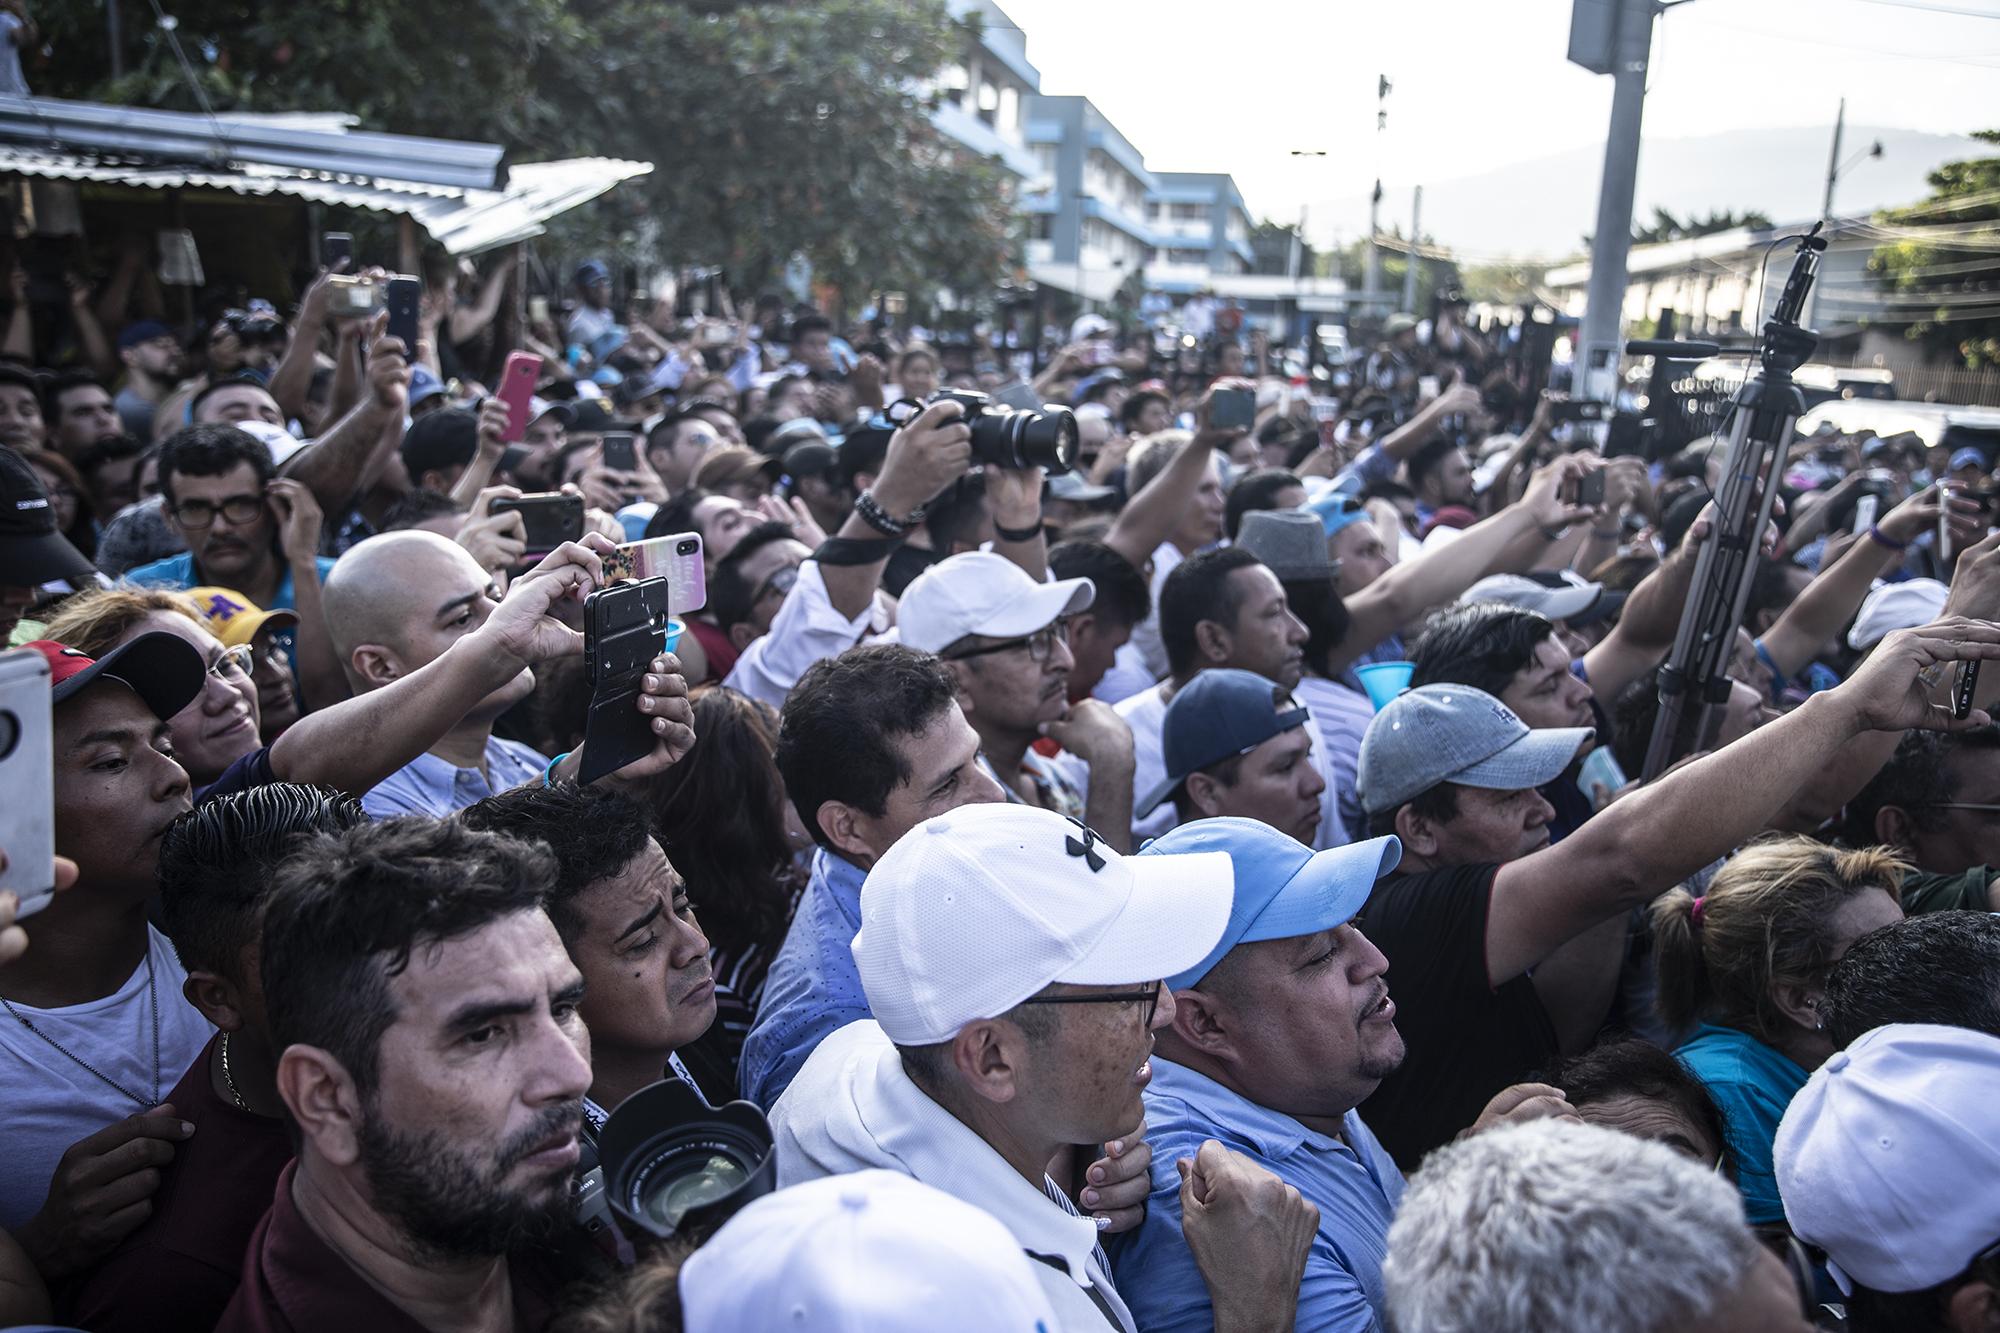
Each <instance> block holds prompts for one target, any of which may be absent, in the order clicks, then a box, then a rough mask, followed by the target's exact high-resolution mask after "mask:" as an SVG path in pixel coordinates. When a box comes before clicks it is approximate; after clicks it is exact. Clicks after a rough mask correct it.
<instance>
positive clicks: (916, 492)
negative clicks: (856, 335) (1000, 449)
mask: <svg viewBox="0 0 2000 1333" xmlns="http://www.w3.org/2000/svg"><path fill="white" fill-rule="evenodd" d="M964 415H965V409H964V408H963V407H961V406H960V405H959V404H957V403H955V402H952V401H951V400H950V399H945V400H943V401H941V402H936V403H932V404H931V405H930V406H929V407H926V408H925V409H924V410H923V411H922V412H921V413H920V414H919V415H918V416H917V417H916V419H915V420H913V421H911V422H910V423H909V424H908V425H906V426H904V427H902V428H901V429H900V430H898V431H897V432H896V433H895V434H894V435H893V436H891V437H890V439H889V451H888V453H887V454H886V455H885V456H884V457H883V459H882V471H881V473H880V474H879V475H877V476H876V478H875V484H874V485H873V486H871V487H869V493H870V494H872V495H873V496H874V498H875V503H876V504H877V505H878V506H880V507H881V509H882V510H883V511H884V512H885V513H887V514H888V516H889V517H890V518H891V519H896V520H901V519H905V518H907V517H908V516H909V515H911V514H913V513H915V512H916V511H917V509H918V508H920V507H921V506H923V505H927V504H929V503H930V502H931V501H932V500H933V499H935V498H937V495H938V493H939V492H941V491H942V490H944V488H945V487H947V486H949V485H951V484H952V483H953V482H954V481H957V480H958V479H959V478H960V477H962V476H964V475H965V473H966V471H967V469H969V468H970V467H971V466H972V431H971V429H970V428H969V427H968V426H966V424H965V423H964V422H963V421H962V420H960V418H961V417H963V416H964ZM834 535H835V536H837V537H843V538H848V539H851V540H854V541H863V542H868V541H880V540H882V537H883V534H882V533H881V532H879V531H877V530H876V529H875V528H874V527H872V526H870V525H869V523H868V520H867V519H865V518H863V517H861V514H860V512H859V511H858V510H857V511H856V512H855V513H852V514H849V515H848V516H847V521H846V522H845V523H842V524H841V525H840V531H839V532H837V533H835V534H834ZM893 549H894V548H893V547H885V548H884V549H883V551H882V558H881V559H879V560H871V561H869V562H868V563H867V564H865V565H830V564H827V563H825V562H824V561H822V562H821V564H820V573H821V575H822V577H824V579H825V580H826V593H827V598H828V600H829V601H831V602H832V603H833V609H834V610H835V611H837V612H839V613H840V614H841V615H842V616H845V617H846V618H847V619H849V620H854V619H857V618H859V617H860V615H861V613H862V612H864V611H866V610H867V609H868V607H869V606H870V605H871V604H872V603H873V602H874V600H875V590H876V589H877V588H879V587H880V586H881V584H882V571H883V569H884V568H885V567H887V565H888V563H889V556H890V553H891V551H892V550H893Z"/></svg>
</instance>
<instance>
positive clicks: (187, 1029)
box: [0, 926, 215, 1230]
mask: <svg viewBox="0 0 2000 1333" xmlns="http://www.w3.org/2000/svg"><path fill="white" fill-rule="evenodd" d="M146 930H147V934H148V936H149V937H150V945H149V952H148V957H149V958H150V960H151V962H152V976H153V981H152V984H151V985H150V986H149V985H148V984H147V980H146V977H147V971H146V964H145V963H141V964H139V967H138V969H137V970H136V971H134V972H133V973H132V975H131V977H130V978H129V979H127V981H126V982H125V984H124V985H122V986H120V987H119V988H118V989H117V991H116V992H114V993H113V994H110V995H107V996H105V997H104V998H103V999H101V1000H91V1001H90V1002H88V1003H86V1004H75V1005H70V1006H68V1007H66V1008H62V1009H34V1008H30V1007H29V1006H27V1005H24V1004H15V1005H14V1008H15V1009H17V1010H18V1011H20V1014H21V1016H22V1017H23V1018H26V1019H27V1020H28V1021H29V1022H30V1023H33V1024H34V1025H35V1026H36V1027H37V1028H39V1029H40V1030H41V1031H42V1032H44V1033H46V1034H47V1035H48V1036H50V1037H51V1038H53V1039H55V1040H56V1041H59V1042H61V1043H62V1044H63V1045H64V1046H65V1047H67V1048H68V1049H69V1050H70V1051H71V1052H73V1053H74V1054H75V1055H76V1056H77V1057H78V1059H82V1060H87V1061H89V1062H90V1063H91V1064H92V1065H93V1066H95V1067H96V1068H97V1069H98V1070H99V1072H101V1073H102V1074H103V1075H104V1076H105V1077H106V1078H108V1079H111V1080H112V1081H113V1082H115V1083H117V1084H119V1085H120V1086H121V1087H125V1088H129V1089H131V1090H132V1091H133V1092H135V1093H137V1094H139V1095H141V1096H144V1097H148V1098H150V1097H153V1096H155V1095H156V1094H155V1092H154V1089H153V1003H154V997H155V996H157V997H158V1002H159V1014H160V1066H159V1080H160V1081H159V1091H158V1093H157V1095H158V1096H160V1097H163V1098H164V1097H165V1096H166V1095H167V1094H168V1093H169V1092H171V1091H172V1090H173V1087H174V1085H175V1084H176V1083H179V1082H180V1081H181V1076H182V1075H183V1074H185V1073H187V1071H188V1069H189V1068H190V1067H191V1066H192V1065H193V1064H194V1062H195V1057H197V1056H199V1055H200V1054H201V1049H202V1047H204V1046H206V1045H207V1044H208V1039H209V1038H210V1037H213V1036H214V1035H215V1028H214V1027H213V1026H211V1025H210V1024H209V1021H208V1020H207V1019H206V1018H203V1017H202V1016H201V1011H200V1010H199V1009H196V1008H195V1007H194V1006H193V1005H191V1004H189V1003H188V1002H187V1000H186V999H184V998H183V997H182V995H181V983H182V982H184V981H186V980H187V973H186V972H185V971H183V970H182V968H181V963H180V959H178V958H176V957H175V956H174V946H173V945H172V944H171V943H169V942H168V940H167V937H166V936H165V935H162V934H161V933H160V932H159V931H157V930H154V929H153V928H152V927H151V926H148V927H147V928H146ZM0 1088H4V1089H5V1093H4V1095H0V1106H4V1107H5V1109H6V1120H7V1133H6V1149H5V1151H0V1227H4V1228H7V1229H9V1230H12V1229H13V1228H15V1227H18V1226H20V1225H21V1224H22V1223H23V1222H26V1221H27V1220H28V1219H29V1218H31V1217H33V1216H34V1215H35V1213H36V1212H37V1211H39V1210H40V1208H41V1206H42V1202H43V1200H45V1199H46V1198H47V1197H48V1193H49V1178H50V1177H51V1176H53V1175H54V1174H55V1170H56V1163H57V1162H58V1161H60V1160H61V1158H62V1155H63V1154H64V1153H65V1152H67V1151H68V1150H69V1148H70V1146H71V1145H72V1144H74V1143H76V1142H77V1141H78V1140H80V1139H84V1138H88V1137H89V1136H90V1135H92V1134H95V1133H96V1132H97V1131H98V1130H100V1129H103V1128H104V1127H105V1126H107V1125H112V1124H116V1123H117V1122H118V1121H120V1120H123V1119H124V1118H125V1117H127V1116H129V1115H134V1114H137V1113H138V1112H140V1111H142V1110H145V1109H146V1108H145V1107H142V1106H140V1105H139V1104H138V1103H137V1102H135V1101H133V1100H132V1099H131V1098H130V1097H127V1096H125V1095H124V1094H123V1093H121V1092H119V1091H118V1090H117V1089H116V1088H111V1087H107V1086H106V1085H105V1084H104V1083H103V1082H102V1081H100V1080H99V1079H97V1078H96V1077H94V1076H93V1075H92V1074H91V1073H90V1071H89V1070H87V1069H85V1068H83V1066H81V1065H79V1064H77V1063H76V1061H75V1060H72V1059H70V1058H69V1057H68V1056H66V1055H64V1054H63V1053H62V1052H61V1051H58V1050H56V1049H55V1047H53V1046H51V1045H49V1043H48V1042H46V1041H44V1040H42V1038H40V1037H38V1036H36V1035H35V1034H34V1033H33V1032H30V1031H29V1030H28V1029H27V1028H26V1027H25V1026H24V1025H23V1024H22V1023H21V1020H20V1019H18V1018H16V1017H14V1015H13V1014H10V1013H8V1012H7V1011H6V1010H5V1009H0Z"/></svg>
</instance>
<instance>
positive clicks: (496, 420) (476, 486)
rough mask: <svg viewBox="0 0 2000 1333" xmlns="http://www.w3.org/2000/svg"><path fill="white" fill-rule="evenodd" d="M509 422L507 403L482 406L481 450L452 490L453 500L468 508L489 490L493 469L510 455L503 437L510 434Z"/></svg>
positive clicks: (494, 400) (492, 400)
mask: <svg viewBox="0 0 2000 1333" xmlns="http://www.w3.org/2000/svg"><path fill="white" fill-rule="evenodd" d="M507 423H508V413H507V404H505V403H503V402H501V401H500V400H499V399H498V398H488V399H487V400H486V401H485V402H483V403H481V404H480V405H479V447H478V449H477V451H476V452H474V454H473V455H472V462H471V463H469V464H467V465H466V469H465V471H464V472H463V473H461V474H459V478H458V481H457V482H456V483H454V484H453V486H452V488H451V498H452V499H453V500H455V501H456V502H458V503H459V504H461V505H463V506H465V507H466V508H467V509H470V508H471V507H472V502H473V501H474V500H476V499H478V498H479V493H480V492H481V491H483V490H485V489H486V484H487V483H488V482H489V481H491V480H492V479H493V469H494V468H496V467H498V466H500V457H501V455H502V454H505V453H506V452H507V445H506V443H505V442H504V441H502V440H501V438H500V437H501V436H503V435H505V434H506V433H507Z"/></svg>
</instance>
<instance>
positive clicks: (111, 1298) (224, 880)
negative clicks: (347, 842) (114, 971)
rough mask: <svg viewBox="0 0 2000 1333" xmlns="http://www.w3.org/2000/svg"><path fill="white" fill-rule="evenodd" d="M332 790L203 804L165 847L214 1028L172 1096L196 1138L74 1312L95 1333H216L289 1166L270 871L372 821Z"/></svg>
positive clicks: (169, 895) (199, 989)
mask: <svg viewBox="0 0 2000 1333" xmlns="http://www.w3.org/2000/svg"><path fill="white" fill-rule="evenodd" d="M367 818H368V816H367V815H365V814H363V813H362V810H361V806H360V805H359V804H358V803H356V802H354V801H351V800H348V799H346V798H345V797H342V796H339V795H336V794H334V793H332V792H329V791H327V790H325V789H323V788H314V787H303V786H299V785H297V784H295V783H289V782H273V783H268V784H266V785H264V786H261V787H250V788H247V789H245V790H243V791H240V792H232V793H230V794H229V795H227V796H219V797H217V798H216V799H214V800H212V801H208V802H205V803H203V804H202V805H199V806H196V807H195V808H194V809H193V810H192V811H190V812H189V813H187V814H185V815H183V816H181V817H180V818H179V819H178V820H176V821H175V822H174V824H173V826H172V827H170V828H169V829H168V830H167V834H166V837H165V838H164V839H162V840H161V844H160V868H159V878H160V901H161V905H162V907H163V909H164V914H165V918H166V919H165V925H166V928H167V936H168V938H169V939H171V940H172V941H173V945H174V952H175V953H176V954H178V955H179V957H180V960H181V966H182V967H184V968H186V969H187V973H188V979H187V981H186V982H185V983H184V984H183V985H182V988H181V989H182V992H183V993H184V994H185V995H186V996H187V999H188V1002H189V1003H191V1004H193V1005H194V1007H195V1008H197V1009H199V1010H200V1011H201V1013H202V1017H204V1018H206V1019H207V1020H208V1021H209V1022H211V1023H213V1024H214V1025H215V1026H216V1028H217V1029H218V1031H217V1035H216V1036H215V1037H213V1038H211V1039H210V1041H209V1043H208V1045H207V1046H206V1047H205V1048H204V1049H203V1050H202V1053H201V1055H200V1057H199V1058H198V1059H196V1061H195V1062H194V1065H193V1067H192V1068H191V1069H189V1071H188V1073H187V1075H186V1076H185V1077H183V1078H182V1079H181V1081H180V1083H179V1085H178V1086H176V1087H175V1088H174V1090H173V1091H172V1092H171V1093H169V1094H168V1101H170V1102H171V1103H172V1104H173V1106H174V1110H175V1112H176V1113H177V1114H178V1115H179V1116H180V1117H181V1118H182V1119H184V1120H187V1121H189V1122H190V1123H191V1124H193V1125H194V1127H195V1131H196V1132H195V1135H194V1137H193V1138H192V1139H190V1140H189V1141H188V1143H187V1144H186V1145H185V1146H184V1147H182V1148H181V1149H180V1150H179V1151H178V1152H177V1153H175V1155H174V1160H173V1161H172V1162H171V1163H169V1164H168V1165H167V1166H165V1167H162V1168H161V1169H160V1187H159V1189H158V1191H156V1192H155V1193H154V1195H153V1212H152V1215H151V1216H150V1217H148V1218H147V1219H146V1220H145V1221H144V1222H142V1223H141V1224H140V1225H139V1228H138V1230H136V1231H134V1232H133V1233H132V1234H131V1235H130V1236H127V1237H126V1238H125V1240H124V1241H123V1242H121V1243H120V1244H119V1246H118V1248H117V1249H115V1250H113V1251H112V1253H111V1255H110V1257H109V1258H107V1259H106V1260H105V1261H104V1262H103V1263H102V1264H100V1265H98V1267H97V1269H96V1271H94V1272H92V1273H91V1274H90V1275H89V1277H88V1278H87V1279H85V1281H84V1284H83V1287H82V1290H81V1292H80V1293H79V1295H78V1296H77V1298H76V1302H75V1305H74V1306H73V1307H72V1308H71V1310H70V1313H69V1318H70V1320H71V1322H73V1323H75V1324H76V1325H77V1326H79V1327H81V1328H87V1329H89V1330H90V1331H91V1333H208V1330H210V1329H212V1328H214V1327H215V1321H216V1320H217V1319H219V1318H221V1317H222V1312H223V1310H224V1309H226V1308H227V1307H228V1305H229V1300H230V1297H232V1296H234V1295H235V1294H236V1287H237V1284H238V1283H239V1282H241V1281H242V1279H243V1252H244V1249H245V1247H246V1246H248V1244H249V1243H250V1235H251V1233H252V1232H253V1231H255V1230H256V1228H257V1223H258V1221H259V1220H260V1219H261V1218H262V1217H263V1216H264V1214H265V1213H266V1212H267V1211H269V1209H270V1207H271V1192H272V1190H273V1189H274V1188H275V1187H276V1185H277V1182H278V1175H279V1173H280V1172H281V1171H283V1170H284V1169H285V1165H286V1163H288V1162H290V1161H291V1160H292V1140H291V1136H290V1134H288V1133H287V1132H286V1129H285V1104H284V1103H283V1102H282V1101H280V1100H279V1098H278V1089H277V1085H276V1083H275V1081H274V1079H273V1073H274V1070H275V1067H276V1064H277V1052H276V1051H275V1050H274V1049H272V1046H271V1035H270V1026H269V1024H268V1022H267V1021H266V1019H265V1016H264V988H263V986H262V985H261V984H260V982H259V979H258V976H257V954H258V940H257V925H258V914H259V913H260V912H261V911H262V909H263V905H264V900H265V898H266V897H267V896H268V892H269V886H270V883H271V876H272V873H273V872H274V871H275V870H276V869H277V866H278V864H279V863H280V862H281V861H283V860H284V858H285V855H286V853H287V852H288V851H289V850H290V849H291V848H292V846H293V845H294V844H296V843H297V842H298V841H299V839H301V838H303V837H306V836H307V835H310V834H314V833H337V832H339V831H340V830H342V829H348V828H353V827H354V826H355V825H357V824H361V823H364V822H366V820H367Z"/></svg>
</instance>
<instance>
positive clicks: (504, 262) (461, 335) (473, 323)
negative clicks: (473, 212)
mask: <svg viewBox="0 0 2000 1333" xmlns="http://www.w3.org/2000/svg"><path fill="white" fill-rule="evenodd" d="M513 275H514V251H513V250H512V249H507V250H502V251H501V252H500V258H499V259H498V260H497V261H496V262H495V263H494V265H493V271H492V272H491V273H489V274H487V275H486V280H485V281H484V282H482V283H480V284H479V295H478V297H477V298H476V299H475V300H474V301H473V303H472V304H471V305H469V306H457V307H454V308H453V310H452V312H451V340H452V342H454V343H462V342H467V341H469V340H471V338H472V337H473V336H474V335H476V334H477V333H478V332H479V331H480V330H481V329H483V328H485V327H486V326H487V325H488V324H491V323H492V322H493V317H494V316H495V315H498V314H499V313H500V300H501V298H502V297H504V296H505V295H506V294H507V279H509V278H510V277H512V276H513Z"/></svg>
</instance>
